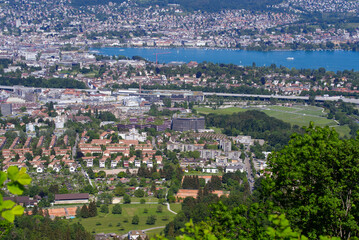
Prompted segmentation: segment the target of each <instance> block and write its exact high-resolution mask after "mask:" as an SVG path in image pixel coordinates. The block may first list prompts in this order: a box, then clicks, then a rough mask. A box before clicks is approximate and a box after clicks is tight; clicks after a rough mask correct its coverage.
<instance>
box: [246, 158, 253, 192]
mask: <svg viewBox="0 0 359 240" xmlns="http://www.w3.org/2000/svg"><path fill="white" fill-rule="evenodd" d="M245 155H246V158H245V160H244V165H245V167H246V171H247V173H248V176H247V177H248V183H249V186H250V189H251V191H253V188H254V174H255V173H253V172H252V167H251V163H250V162H249V157H248V155H247V154H245Z"/></svg>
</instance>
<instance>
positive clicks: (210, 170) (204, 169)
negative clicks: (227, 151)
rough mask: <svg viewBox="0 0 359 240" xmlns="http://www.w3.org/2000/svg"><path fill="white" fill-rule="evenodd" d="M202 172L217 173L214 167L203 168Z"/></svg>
mask: <svg viewBox="0 0 359 240" xmlns="http://www.w3.org/2000/svg"><path fill="white" fill-rule="evenodd" d="M202 172H204V173H218V169H217V168H215V167H205V168H203V170H202Z"/></svg>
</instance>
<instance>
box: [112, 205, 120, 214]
mask: <svg viewBox="0 0 359 240" xmlns="http://www.w3.org/2000/svg"><path fill="white" fill-rule="evenodd" d="M121 213H122V208H121V204H119V203H117V204H115V205H114V206H113V208H112V214H121Z"/></svg>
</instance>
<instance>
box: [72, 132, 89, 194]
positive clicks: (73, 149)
mask: <svg viewBox="0 0 359 240" xmlns="http://www.w3.org/2000/svg"><path fill="white" fill-rule="evenodd" d="M79 141H80V137H79V134H78V133H77V134H76V140H75V145H74V147H73V148H72V159H74V158H75V156H76V151H77V144H78V142H79ZM80 167H81V172H82V174H83V175H84V176H85V178H87V179H88V181H89V183H90V185H91V187H93V184H92V181H91V179H90V177H89V175H88V174H87V172H85V170H84V168H83V167H82V166H81V164H80Z"/></svg>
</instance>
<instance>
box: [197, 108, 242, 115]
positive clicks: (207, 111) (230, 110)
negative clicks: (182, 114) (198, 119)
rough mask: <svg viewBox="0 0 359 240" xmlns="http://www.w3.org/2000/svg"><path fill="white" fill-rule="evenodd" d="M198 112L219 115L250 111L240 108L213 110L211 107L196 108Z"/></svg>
mask: <svg viewBox="0 0 359 240" xmlns="http://www.w3.org/2000/svg"><path fill="white" fill-rule="evenodd" d="M195 109H196V110H197V112H199V113H204V114H210V113H217V114H233V113H237V112H245V111H247V110H248V109H244V108H239V107H229V108H218V109H215V110H214V109H212V108H209V107H199V108H195Z"/></svg>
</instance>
